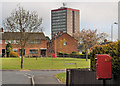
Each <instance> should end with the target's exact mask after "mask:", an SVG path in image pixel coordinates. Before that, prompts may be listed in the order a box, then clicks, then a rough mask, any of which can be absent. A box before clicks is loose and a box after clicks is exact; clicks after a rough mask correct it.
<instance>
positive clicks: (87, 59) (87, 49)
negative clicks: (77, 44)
mask: <svg viewBox="0 0 120 86" xmlns="http://www.w3.org/2000/svg"><path fill="white" fill-rule="evenodd" d="M86 61H88V49H86Z"/></svg>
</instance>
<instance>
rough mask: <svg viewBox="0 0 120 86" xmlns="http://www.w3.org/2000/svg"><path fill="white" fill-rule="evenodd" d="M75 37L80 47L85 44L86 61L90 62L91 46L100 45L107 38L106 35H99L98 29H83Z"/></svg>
mask: <svg viewBox="0 0 120 86" xmlns="http://www.w3.org/2000/svg"><path fill="white" fill-rule="evenodd" d="M73 35H74V37H75V39H77V40H78V45H80V44H83V47H84V49H85V52H86V61H87V60H88V49H89V48H90V46H91V45H95V44H98V43H99V42H100V41H103V40H104V39H105V38H106V37H107V34H106V33H97V29H96V30H90V29H89V30H85V29H82V30H81V32H77V33H75V34H73Z"/></svg>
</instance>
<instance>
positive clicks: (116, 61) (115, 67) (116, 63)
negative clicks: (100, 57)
mask: <svg viewBox="0 0 120 86" xmlns="http://www.w3.org/2000/svg"><path fill="white" fill-rule="evenodd" d="M119 47H120V41H119V42H113V43H110V44H105V45H95V46H94V47H93V48H92V51H91V53H90V59H91V69H92V71H96V60H95V58H96V54H108V55H110V56H111V58H112V72H113V74H119V73H120V49H119Z"/></svg>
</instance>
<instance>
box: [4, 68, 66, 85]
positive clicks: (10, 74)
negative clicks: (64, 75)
mask: <svg viewBox="0 0 120 86" xmlns="http://www.w3.org/2000/svg"><path fill="white" fill-rule="evenodd" d="M61 72H65V71H64V70H32V71H15V70H14V71H8V70H7V71H2V84H31V77H33V81H34V84H62V83H61V82H59V80H58V79H57V78H55V77H54V75H56V74H58V73H61Z"/></svg>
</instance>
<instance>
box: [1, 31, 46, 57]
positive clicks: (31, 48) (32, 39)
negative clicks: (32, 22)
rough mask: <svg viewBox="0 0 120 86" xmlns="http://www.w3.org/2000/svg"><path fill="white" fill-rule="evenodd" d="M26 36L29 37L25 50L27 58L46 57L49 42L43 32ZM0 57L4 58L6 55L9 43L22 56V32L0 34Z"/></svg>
mask: <svg viewBox="0 0 120 86" xmlns="http://www.w3.org/2000/svg"><path fill="white" fill-rule="evenodd" d="M25 34H27V35H29V40H28V41H27V43H26V46H25V49H24V55H25V56H46V49H47V46H46V43H47V42H48V40H47V39H46V37H45V35H44V33H43V32H31V33H28V32H25ZM0 35H1V36H0V37H1V40H0V55H1V56H2V55H3V54H4V53H6V44H7V43H8V42H9V43H11V45H12V48H13V51H15V52H17V53H18V55H19V56H21V46H20V44H19V42H20V41H19V39H20V35H21V33H20V32H3V30H1V32H0Z"/></svg>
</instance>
